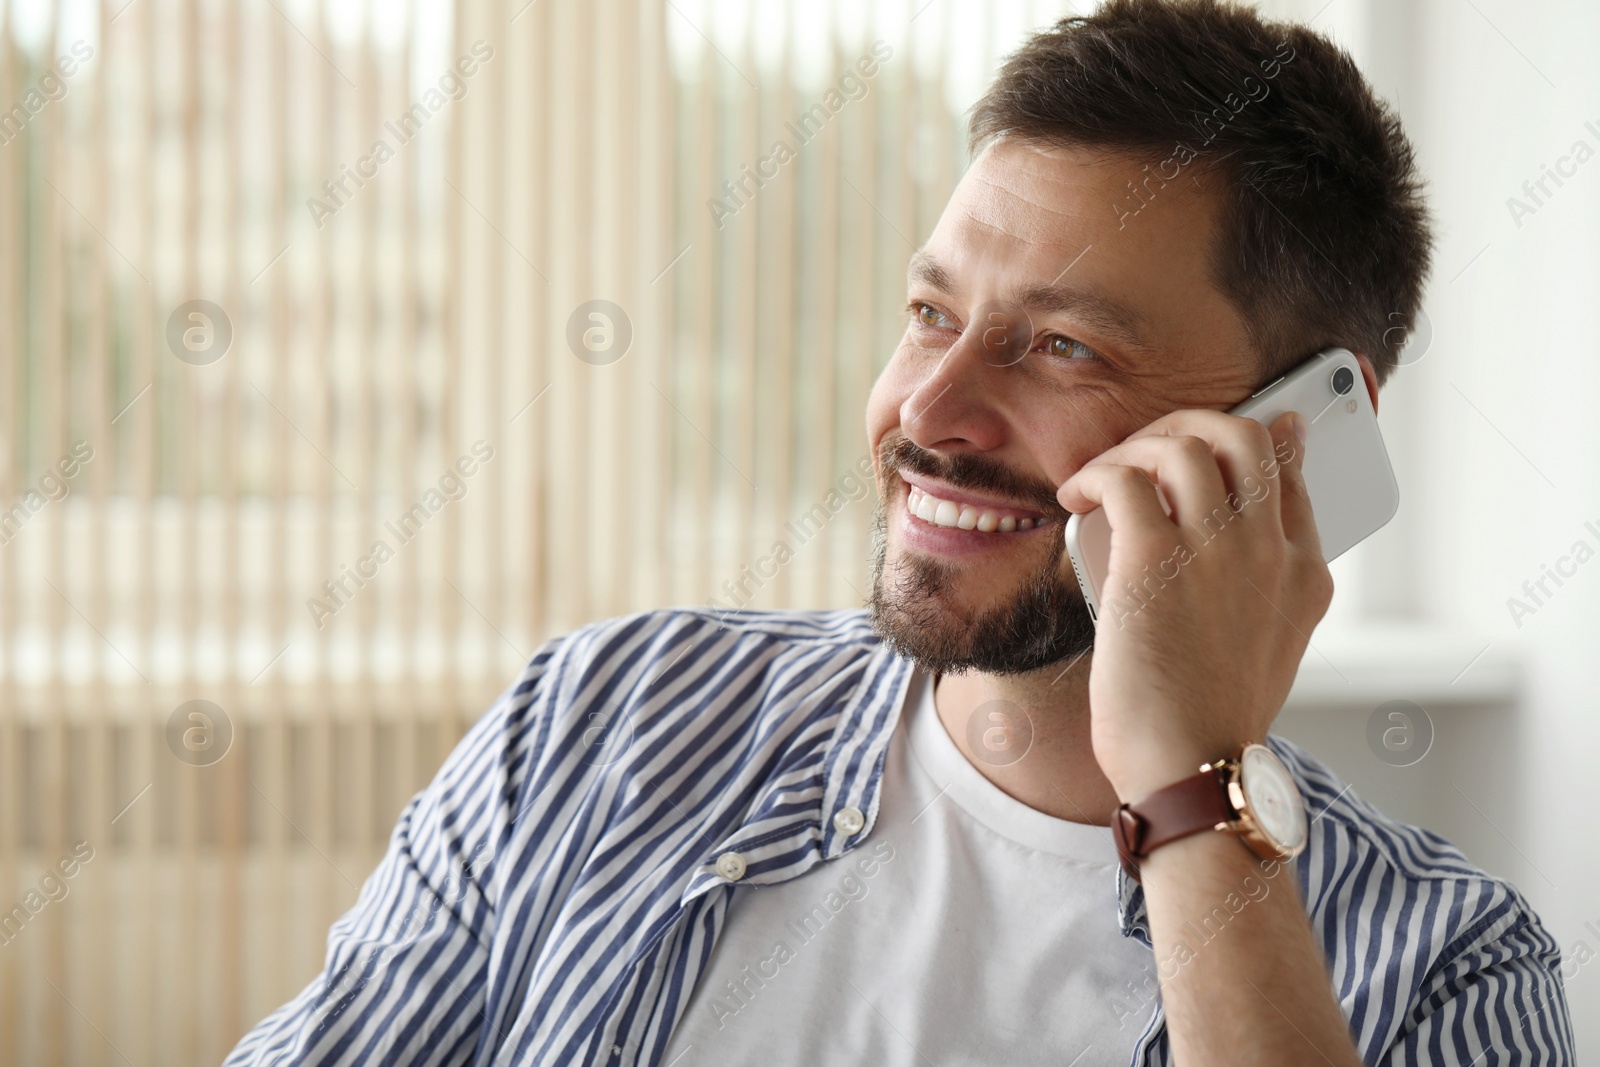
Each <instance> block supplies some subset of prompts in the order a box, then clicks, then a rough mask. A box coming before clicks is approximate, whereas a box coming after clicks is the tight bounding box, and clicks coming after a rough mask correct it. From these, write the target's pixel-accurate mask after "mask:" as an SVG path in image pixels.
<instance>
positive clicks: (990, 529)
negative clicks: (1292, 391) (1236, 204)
mask: <svg viewBox="0 0 1600 1067" xmlns="http://www.w3.org/2000/svg"><path fill="white" fill-rule="evenodd" d="M1203 166H1204V164H1203V161H1195V162H1193V163H1191V164H1189V166H1188V168H1187V169H1186V170H1185V171H1184V172H1183V174H1182V176H1181V177H1180V178H1179V179H1178V180H1177V181H1172V182H1169V183H1167V184H1166V185H1165V186H1164V187H1162V188H1160V189H1158V190H1157V191H1156V192H1155V193H1154V195H1153V196H1152V195H1151V194H1149V193H1144V196H1145V197H1146V199H1145V202H1144V205H1143V207H1142V208H1141V207H1140V202H1139V201H1138V200H1136V199H1134V197H1133V193H1132V192H1131V191H1130V186H1129V184H1128V183H1129V182H1134V183H1136V184H1137V183H1138V182H1139V181H1141V180H1142V179H1143V177H1144V175H1145V174H1146V173H1147V172H1146V171H1144V170H1143V168H1144V162H1143V161H1142V160H1136V159H1134V158H1133V157H1132V156H1129V155H1124V154H1121V153H1115V152H1111V151H1108V150H1103V149H1085V148H1038V147H1033V146H1029V145H1025V144H1021V143H1017V142H1013V141H1007V140H1005V139H1001V140H999V141H997V142H995V143H994V144H992V145H991V146H990V147H989V149H988V150H987V151H985V152H984V153H983V154H982V155H981V156H980V157H979V158H978V159H976V160H975V161H974V162H973V164H972V166H971V167H969V168H968V170H967V172H966V174H965V175H964V176H963V178H962V180H961V183H960V184H959V186H958V187H957V188H956V190H955V192H954V194H952V196H951V198H950V202H949V204H947V205H946V207H945V210H944V214H943V215H942V216H941V217H940V219H939V223H938V225H937V226H936V227H935V228H934V231H933V233H932V235H931V236H930V237H929V238H928V241H927V243H926V244H925V245H924V246H923V248H922V250H921V251H920V252H918V253H917V254H916V255H915V256H913V258H912V261H911V266H910V270H909V272H908V282H907V294H906V295H907V299H908V306H907V311H906V314H907V319H908V322H907V326H906V332H905V335H904V336H903V337H902V338H901V341H900V346H899V348H898V349H896V351H895V354H894V358H893V359H891V360H890V361H889V365H888V366H887V367H885V368H884V371H883V374H882V375H880V376H879V378H878V381H877V384H876V385H875V386H874V387H873V390H872V395H871V397H870V398H869V400H868V402H867V440H868V442H869V444H870V445H871V447H872V449H873V453H874V455H875V456H876V457H877V479H878V489H879V496H880V500H881V503H880V505H879V511H878V515H877V529H876V538H875V541H876V544H875V548H876V558H875V560H874V573H873V586H872V597H871V608H872V614H873V619H874V622H875V624H876V625H877V628H878V630H879V632H880V634H881V635H882V636H883V637H884V638H885V640H887V641H888V642H889V643H890V644H891V645H892V646H894V647H895V648H896V649H897V650H899V651H900V652H902V653H903V654H905V655H908V656H911V657H912V658H914V659H916V660H918V661H919V662H920V663H922V664H923V665H924V666H927V667H929V668H931V669H934V670H940V671H946V672H957V671H962V670H968V669H976V670H980V671H985V672H990V673H997V674H1007V673H1016V672H1020V671H1027V670H1035V669H1039V668H1042V667H1044V666H1046V665H1048V664H1051V663H1055V662H1058V661H1060V660H1063V659H1066V658H1069V657H1072V656H1075V655H1077V654H1078V653H1079V652H1082V651H1085V650H1087V649H1088V648H1090V647H1091V646H1092V645H1093V641H1094V627H1093V623H1092V622H1091V621H1090V619H1089V615H1088V611H1087V609H1086V608H1085V607H1084V605H1083V598H1082V596H1081V595H1080V594H1079V593H1078V590H1077V583H1076V580H1075V579H1074V577H1073V575H1072V566H1071V562H1070V560H1069V559H1068V557H1067V553H1066V548H1065V544H1064V542H1063V539H1062V535H1063V532H1064V526H1065V523H1066V520H1067V512H1066V511H1065V510H1063V509H1062V508H1061V506H1060V505H1059V504H1058V503H1057V502H1056V490H1057V489H1058V488H1059V487H1060V485H1061V484H1062V483H1063V482H1065V481H1066V480H1067V479H1068V478H1069V477H1071V476H1072V474H1073V473H1074V472H1076V471H1077V469H1078V468H1079V467H1080V466H1082V465H1083V464H1084V463H1085V462H1086V461H1088V460H1089V459H1092V458H1093V457H1095V456H1096V455H1099V454H1100V453H1101V452H1104V451H1106V450H1107V449H1109V448H1111V447H1112V446H1113V445H1114V444H1116V443H1117V442H1119V441H1121V440H1122V439H1123V438H1125V437H1127V436H1128V435H1129V434H1130V433H1132V432H1133V431H1135V430H1137V429H1139V428H1140V427H1142V426H1144V425H1146V424H1147V423H1149V422H1152V421H1154V420H1155V419H1156V418H1158V417H1160V416H1161V415H1164V414H1166V413H1167V412H1169V411H1173V410H1176V409H1178V408H1215V409H1219V410H1225V409H1227V408H1229V407H1231V406H1233V405H1234V404H1236V403H1238V402H1239V401H1240V400H1242V399H1244V398H1245V397H1246V396H1248V395H1249V394H1250V393H1251V391H1252V390H1254V389H1255V388H1257V387H1258V386H1259V385H1260V384H1261V383H1260V382H1259V381H1258V380H1257V378H1258V370H1257V368H1258V366H1259V361H1258V358H1257V356H1256V354H1255V353H1254V352H1253V350H1252V349H1251V347H1250V344H1249V342H1248V340H1247V339H1246V330H1245V326H1244V322H1243V320H1242V319H1241V318H1240V316H1239V314H1238V312H1237V311H1236V310H1235V309H1234V307H1233V306H1232V305H1231V304H1230V303H1229V302H1228V301H1227V299H1226V298H1225V297H1224V296H1223V295H1222V294H1221V292H1219V291H1218V290H1217V289H1216V288H1215V287H1214V286H1213V285H1212V283H1211V281H1210V280H1209V277H1208V270H1207V263H1206V256H1207V250H1208V249H1209V248H1210V247H1211V240H1212V235H1213V232H1214V228H1215V225H1216V208H1215V204H1214V201H1213V199H1212V197H1211V196H1210V195H1209V194H1207V193H1206V192H1205V191H1204V190H1203V189H1202V188H1201V187H1200V185H1199V184H1197V182H1196V181H1191V180H1190V178H1191V177H1198V176H1199V174H1200V172H1201V170H1202V168H1203ZM1190 172H1194V173H1193V174H1191V173H1190ZM1200 180H1203V179H1200ZM1154 187H1155V183H1152V184H1151V188H1154ZM1141 192H1143V188H1142V187H1141ZM1135 209H1138V210H1137V213H1132V212H1134V210H1135Z"/></svg>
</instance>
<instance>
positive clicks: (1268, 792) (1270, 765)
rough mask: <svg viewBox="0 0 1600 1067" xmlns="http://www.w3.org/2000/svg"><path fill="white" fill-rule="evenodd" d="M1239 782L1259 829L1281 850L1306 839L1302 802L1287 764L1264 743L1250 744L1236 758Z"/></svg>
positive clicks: (1298, 789)
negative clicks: (1239, 756)
mask: <svg viewBox="0 0 1600 1067" xmlns="http://www.w3.org/2000/svg"><path fill="white" fill-rule="evenodd" d="M1239 784H1240V786H1241V787H1243V789H1244V799H1245V803H1246V804H1247V805H1249V808H1250V814H1251V815H1253V816H1254V817H1255V821H1256V825H1257V826H1259V827H1260V828H1261V832H1262V833H1264V834H1266V835H1267V836H1268V837H1269V838H1271V839H1272V840H1273V842H1274V843H1275V844H1277V845H1278V846H1279V847H1281V848H1282V849H1283V850H1284V851H1285V852H1291V851H1294V850H1297V849H1299V848H1300V846H1302V845H1304V844H1305V841H1306V806H1305V804H1304V802H1302V801H1301V799H1300V788H1299V786H1297V785H1295V781H1294V778H1293V777H1291V776H1290V774H1289V768H1287V767H1285V766H1284V765H1283V761H1282V760H1280V759H1279V758H1278V757H1277V756H1276V755H1274V754H1273V752H1272V750H1271V749H1269V748H1267V747H1266V746H1265V745H1251V746H1249V747H1248V748H1246V749H1245V750H1244V755H1243V756H1242V757H1241V758H1240V760H1239Z"/></svg>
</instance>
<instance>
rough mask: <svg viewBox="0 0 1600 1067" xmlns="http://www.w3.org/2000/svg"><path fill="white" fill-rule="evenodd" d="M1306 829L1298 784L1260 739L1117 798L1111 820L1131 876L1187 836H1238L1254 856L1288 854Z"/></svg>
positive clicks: (1295, 851)
mask: <svg viewBox="0 0 1600 1067" xmlns="http://www.w3.org/2000/svg"><path fill="white" fill-rule="evenodd" d="M1138 788H1143V787H1142V786H1139V787H1138ZM1309 829H1310V828H1309V824H1308V823H1307V821H1306V817H1305V805H1304V803H1303V802H1302V801H1301V798H1300V789H1299V785H1298V784H1297V783H1296V781H1295V780H1294V777H1293V775H1292V774H1291V773H1290V771H1289V768H1288V767H1287V766H1286V765H1285V764H1284V762H1283V761H1282V760H1281V759H1280V758H1279V757H1278V756H1277V754H1276V753H1274V752H1273V751H1272V749H1271V748H1269V747H1267V746H1265V745H1261V744H1247V745H1243V746H1241V747H1240V748H1239V749H1237V750H1235V751H1234V753H1232V754H1230V755H1228V756H1226V757H1223V758H1221V759H1217V760H1214V761H1206V762H1204V763H1203V764H1202V765H1201V766H1200V767H1199V769H1198V770H1197V771H1194V772H1191V773H1189V774H1187V775H1183V776H1182V777H1178V778H1176V779H1175V780H1173V781H1170V782H1168V783H1167V784H1165V785H1161V786H1158V787H1156V788H1155V789H1153V790H1151V791H1150V792H1148V793H1145V794H1143V795H1142V797H1141V798H1140V799H1138V800H1134V801H1131V802H1125V803H1123V804H1122V806H1121V807H1119V808H1118V809H1117V810H1116V812H1115V814H1114V815H1113V816H1112V823H1111V830H1112V836H1113V837H1114V838H1115V839H1116V843H1117V853H1118V856H1119V857H1120V859H1121V861H1122V866H1123V870H1124V871H1126V872H1127V873H1128V875H1129V876H1130V877H1132V878H1133V879H1134V880H1136V881H1137V880H1139V878H1140V873H1139V872H1140V867H1141V865H1142V863H1143V861H1144V860H1146V859H1148V858H1149V857H1150V856H1151V855H1152V854H1154V853H1155V852H1156V851H1157V850H1158V849H1161V848H1164V847H1167V846H1169V845H1171V844H1172V843H1174V842H1176V841H1178V840H1180V839H1185V838H1188V837H1191V836H1193V835H1197V834H1198V835H1204V836H1207V837H1211V838H1213V839H1214V838H1216V837H1217V836H1228V837H1236V838H1238V839H1239V840H1241V841H1242V842H1243V843H1244V844H1245V845H1247V846H1248V847H1249V850H1250V851H1252V852H1255V853H1256V854H1257V855H1258V856H1263V857H1268V858H1272V859H1288V858H1291V857H1293V856H1295V855H1298V854H1299V852H1300V851H1301V850H1302V849H1303V848H1304V847H1305V844H1306V840H1307V836H1308V833H1309ZM1214 831H1221V832H1222V833H1221V835H1219V834H1217V833H1215V832H1214Z"/></svg>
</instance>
